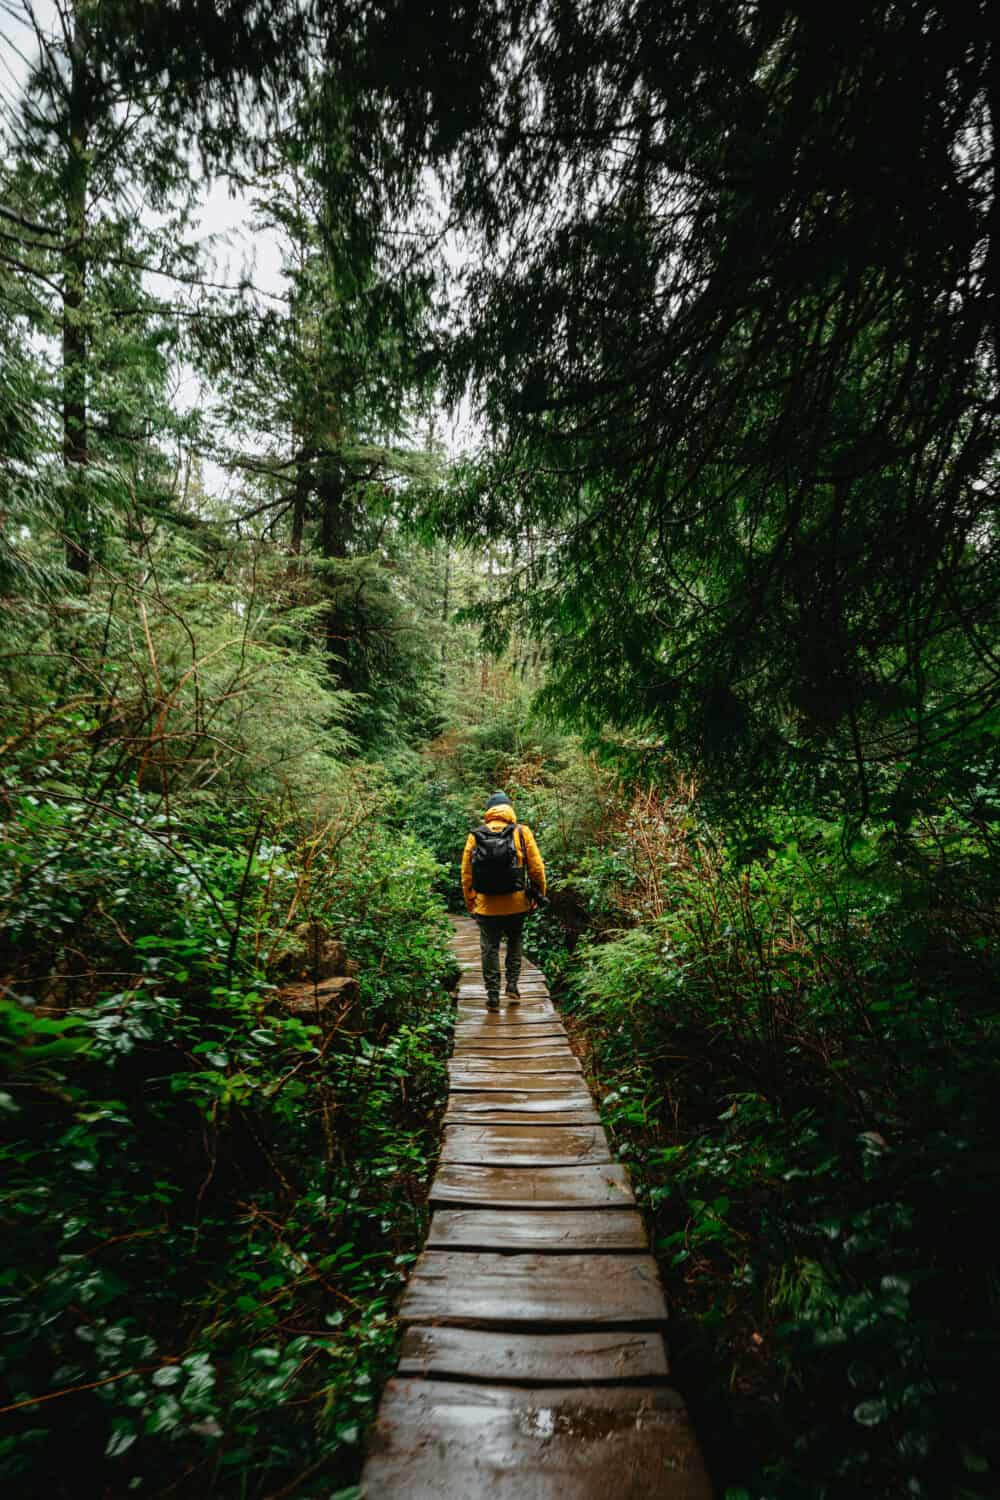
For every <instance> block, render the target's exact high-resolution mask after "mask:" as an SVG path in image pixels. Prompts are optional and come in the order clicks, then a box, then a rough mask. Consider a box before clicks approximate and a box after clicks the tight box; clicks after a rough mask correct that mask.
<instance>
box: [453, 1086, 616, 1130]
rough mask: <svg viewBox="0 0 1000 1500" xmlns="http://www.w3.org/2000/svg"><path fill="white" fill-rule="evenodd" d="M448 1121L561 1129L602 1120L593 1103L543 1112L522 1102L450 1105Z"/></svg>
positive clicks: (462, 1123)
mask: <svg viewBox="0 0 1000 1500" xmlns="http://www.w3.org/2000/svg"><path fill="white" fill-rule="evenodd" d="M454 1097H455V1099H456V1100H464V1099H468V1098H470V1097H472V1096H471V1095H469V1094H456V1095H455V1096H454ZM444 1123H445V1124H446V1125H534V1126H536V1127H538V1128H539V1129H541V1130H561V1129H564V1128H565V1127H566V1126H567V1125H597V1124H599V1123H600V1121H599V1117H598V1114H597V1111H596V1109H594V1108H593V1106H592V1105H591V1106H590V1107H589V1108H588V1107H586V1106H583V1107H581V1108H573V1109H558V1110H556V1109H548V1110H546V1111H544V1112H543V1111H540V1110H533V1109H531V1108H526V1107H523V1106H521V1105H514V1106H511V1105H504V1106H503V1107H502V1108H501V1109H493V1108H491V1107H489V1106H487V1107H485V1108H482V1107H480V1108H479V1109H473V1110H465V1109H462V1108H461V1105H460V1104H459V1105H457V1106H456V1107H455V1108H451V1107H449V1109H448V1110H447V1112H446V1114H445V1117H444Z"/></svg>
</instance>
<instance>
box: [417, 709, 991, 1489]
mask: <svg viewBox="0 0 1000 1500" xmlns="http://www.w3.org/2000/svg"><path fill="white" fill-rule="evenodd" d="M493 731H494V732H493V742H492V752H490V750H489V732H488V729H487V728H486V727H484V728H483V730H482V731H481V738H482V740H483V752H482V753H483V754H485V755H486V759H487V765H486V767H480V770H481V771H482V770H485V772H486V777H485V779H486V780H487V781H490V782H492V781H494V780H495V781H496V782H497V784H498V785H505V786H508V787H510V789H511V790H512V795H514V796H515V799H516V803H517V809H518V813H519V815H520V816H521V817H523V818H524V819H525V820H526V821H528V822H530V823H531V824H532V826H533V828H534V829H535V831H536V833H537V835H538V838H539V840H540V843H541V845H542V849H543V853H544V854H545V857H546V859H547V861H548V865H549V871H550V875H551V877H552V881H553V898H554V899H553V905H552V907H551V908H550V909H549V911H547V912H546V913H545V914H544V915H542V916H540V917H536V918H535V919H534V921H533V924H532V928H531V937H530V939H529V946H530V947H531V948H532V951H533V953H534V954H535V956H536V957H537V958H538V959H539V961H540V962H541V963H542V964H544V966H545V968H546V970H547V973H548V975H549V978H550V981H551V982H552V983H553V984H554V986H555V988H556V991H557V993H558V994H559V996H560V999H561V1003H562V1004H563V1006H564V1008H565V1009H566V1011H567V1012H568V1013H569V1014H570V1015H571V1016H572V1017H573V1018H574V1020H575V1022H576V1024H577V1026H578V1028H579V1030H580V1033H581V1036H582V1037H584V1038H585V1039H586V1041H587V1043H588V1047H589V1056H590V1067H591V1080H592V1082H593V1083H594V1085H595V1087H596V1090H597V1092H598V1095H599V1097H600V1098H601V1108H602V1116H603V1119H604V1121H605V1124H606V1125H607V1126H608V1128H609V1131H610V1133H611V1136H612V1139H613V1145H614V1147H615V1149H616V1150H617V1151H618V1152H619V1153H620V1154H621V1155H622V1157H623V1158H624V1159H625V1160H626V1161H627V1163H628V1164H629V1167H630V1170H631V1173H632V1176H633V1181H634V1182H635V1185H636V1189H637V1192H638V1194H639V1196H640V1198H641V1201H642V1203H643V1205H644V1208H645V1210H646V1212H647V1215H648V1218H649V1223H650V1227H651V1230H652V1235H653V1240H654V1248H655V1250H656V1253H657V1256H658V1258H659V1261H660V1264H661V1268H662V1270H663V1274H664V1277H665V1281H666V1284H667V1288H668V1295H669V1300H670V1303H671V1307H672V1318H673V1334H672V1351H673V1360H674V1372H675V1378H676V1379H677V1380H678V1381H679V1382H680V1384H681V1385H682V1387H683V1388H684V1391H685V1395H686V1396H687V1398H688V1401H689V1404H690V1406H691V1409H692V1412H693V1414H694V1416H695V1419H696V1425H697V1427H698V1430H699V1434H700V1436H701V1438H702V1441H703V1444H704V1446H705V1449H706V1453H707V1456H708V1459H709V1463H710V1465H711V1467H712V1469H713V1472H714V1477H715V1480H716V1483H717V1485H718V1489H719V1493H720V1495H726V1496H728V1497H729V1500H744V1497H752V1500H834V1497H838V1500H839V1497H849V1496H850V1497H853V1496H856V1495H860V1494H865V1495H871V1496H883V1497H885V1500H889V1497H897V1496H901V1495H904V1494H905V1495H912V1496H916V1497H919V1496H926V1497H928V1500H938V1497H943V1496H954V1497H956V1500H958V1497H961V1500H974V1497H975V1500H985V1497H986V1496H988V1495H991V1494H993V1493H995V1487H996V1474H997V1471H998V1464H1000V1427H998V1424H997V1422H996V1417H995V1411H994V1407H993V1402H992V1395H991V1392H992V1390H993V1389H994V1388H995V1377H996V1373H997V1370H998V1368H1000V1361H998V1354H1000V1349H998V1336H997V1333H996V1314H997V1303H998V1293H1000V1287H998V1283H997V1278H996V1270H995V1256H994V1255H993V1252H992V1248H991V1245H990V1243H989V1241H988V1237H986V1236H984V1226H985V1224H986V1223H987V1222H988V1220H989V1217H990V1207H991V1204H992V1202H993V1200H994V1198H995V1196H996V1193H997V1190H998V1188H1000V1154H998V1152H997V1147H996V1132H995V1126H994V1095H995V1080H996V1076H997V1064H998V1062H1000V1031H998V1025H1000V1012H998V1006H997V977H998V976H997V969H996V936H997V897H998V894H1000V892H998V890H997V882H996V874H995V871H996V864H995V859H994V857H993V856H994V850H993V848H992V843H991V839H992V828H993V822H992V815H990V816H985V815H984V816H983V818H982V819H981V820H980V821H978V822H973V821H970V820H968V819H962V818H961V817H959V816H958V815H957V814H953V815H951V816H948V817H942V818H940V819H937V820H930V819H928V820H926V821H924V822H923V823H922V824H920V825H918V826H915V827H914V828H913V830H912V831H911V833H910V834H909V835H908V836H907V837H906V838H905V839H900V838H893V837H890V836H889V834H888V833H887V832H886V831H885V830H871V831H869V832H868V833H867V834H866V833H865V832H862V833H861V834H859V835H858V836H856V838H855V839H854V842H853V843H852V845H851V846H850V848H846V849H845V847H844V844H843V840H842V830H841V829H840V827H838V826H835V825H833V824H830V823H824V822H822V821H820V820H818V819H815V818H812V819H810V818H806V817H798V818H797V817H793V816H791V815H781V816H779V815H771V816H770V817H769V818H768V817H763V816H762V817H760V818H759V819H758V820H757V824H756V832H755V837H754V838H753V839H752V840H750V839H748V838H747V837H746V836H744V837H743V838H742V839H740V838H738V837H737V836H736V834H735V833H733V835H732V836H731V837H730V839H729V841H728V842H727V841H726V840H725V839H724V837H723V835H722V833H721V832H720V830H719V828H718V826H713V825H712V824H711V823H710V822H709V821H708V820H707V819H706V817H705V814H704V810H703V809H702V807H701V805H700V803H699V801H698V798H697V796H696V793H695V789H694V788H693V787H692V786H689V785H688V786H685V785H684V784H677V785H675V786H673V787H672V788H671V790H670V791H669V793H666V792H663V791H660V790H657V789H655V788H650V787H646V788H643V789H637V788H631V789H629V788H623V787H622V786H621V785H620V784H618V783H617V781H616V780H615V778H613V777H611V776H609V775H608V774H606V773H605V772H603V771H601V770H600V769H599V768H598V767H597V766H596V765H594V764H592V763H590V762H588V761H587V760H585V759H584V758H581V757H580V756H579V754H578V753H577V752H575V751H574V750H573V749H572V747H571V746H569V745H567V744H565V743H563V744H561V745H560V744H559V742H558V741H556V740H554V739H553V738H552V737H551V736H549V737H546V736H544V735H539V734H535V735H532V734H531V733H530V732H527V731H525V732H523V733H522V734H521V735H519V736H516V737H515V740H514V742H512V739H511V734H510V730H509V725H507V724H505V722H504V716H503V714H498V715H497V718H496V721H495V723H494V726H493ZM475 748H476V747H475V737H474V736H473V737H472V738H471V739H470V740H469V741H467V742H466V744H465V745H464V747H463V749H462V751H461V753H460V756H459V760H461V757H462V756H465V757H468V756H469V755H470V754H474V753H475ZM490 755H492V759H490ZM461 774H464V773H461ZM442 785H443V784H442ZM441 791H442V787H439V788H438V790H437V793H436V794H435V797H434V806H435V807H436V808H437V809H438V815H439V816H442V817H443V812H442V811H441V809H442V808H443V807H444V806H445V802H444V800H443V799H442V796H441ZM986 812H987V813H989V812H990V809H986ZM428 816H430V814H429V813H428Z"/></svg>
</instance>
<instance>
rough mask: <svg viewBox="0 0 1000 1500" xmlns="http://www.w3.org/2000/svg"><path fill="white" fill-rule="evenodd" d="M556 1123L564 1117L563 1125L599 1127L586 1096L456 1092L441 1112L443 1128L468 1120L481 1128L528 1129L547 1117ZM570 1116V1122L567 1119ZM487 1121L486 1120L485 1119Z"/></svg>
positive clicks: (509, 1091) (525, 1091) (516, 1091)
mask: <svg viewBox="0 0 1000 1500" xmlns="http://www.w3.org/2000/svg"><path fill="white" fill-rule="evenodd" d="M515 1114H516V1115H523V1116H525V1118H524V1119H519V1120H515V1119H513V1118H511V1119H509V1120H508V1119H507V1116H508V1115H510V1116H513V1115H515ZM550 1115H551V1116H552V1117H553V1119H554V1120H556V1121H558V1117H559V1116H560V1115H565V1116H566V1119H565V1120H563V1121H562V1123H563V1124H564V1125H597V1124H599V1123H600V1120H599V1117H598V1114H597V1110H596V1109H595V1108H594V1104H593V1101H592V1099H591V1097H590V1095H589V1094H582V1095H581V1094H579V1093H561V1092H558V1091H557V1092H552V1091H551V1090H550V1091H549V1092H548V1093H542V1092H540V1091H538V1090H530V1089H502V1090H496V1091H494V1092H492V1093H490V1092H489V1091H488V1090H483V1089H480V1090H477V1091H475V1092H473V1091H472V1090H469V1091H467V1092H456V1093H454V1094H451V1095H450V1096H449V1098H448V1108H447V1109H446V1111H445V1117H444V1122H445V1124H446V1125H451V1124H457V1123H458V1122H459V1120H460V1119H464V1120H467V1121H468V1120H472V1121H475V1122H477V1123H479V1124H481V1125H486V1124H492V1123H494V1121H499V1122H500V1123H504V1122H506V1123H507V1124H510V1125H515V1124H518V1125H531V1124H535V1123H537V1122H538V1121H542V1122H543V1123H544V1122H546V1121H547V1119H548V1116H550ZM570 1116H572V1117H573V1118H570ZM487 1117H488V1118H487Z"/></svg>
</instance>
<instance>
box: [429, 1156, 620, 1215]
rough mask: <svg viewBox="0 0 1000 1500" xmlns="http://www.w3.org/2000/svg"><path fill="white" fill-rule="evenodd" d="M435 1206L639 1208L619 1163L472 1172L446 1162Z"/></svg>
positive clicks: (438, 1181) (437, 1179)
mask: <svg viewBox="0 0 1000 1500" xmlns="http://www.w3.org/2000/svg"><path fill="white" fill-rule="evenodd" d="M430 1201H431V1203H432V1204H435V1205H437V1204H440V1203H476V1204H481V1205H482V1206H483V1207H484V1208H612V1209H615V1208H621V1207H622V1205H631V1204H634V1202H635V1197H634V1195H633V1193H632V1189H631V1187H630V1186H629V1183H628V1179H627V1177H626V1176H625V1169H624V1167H620V1166H619V1165H618V1164H617V1162H609V1163H607V1164H605V1165H601V1164H597V1165H588V1166H573V1167H563V1166H558V1167H538V1168H535V1167H493V1166H484V1167H480V1166H470V1165H467V1164H465V1163H462V1162H442V1164H441V1166H440V1167H439V1168H438V1172H437V1176H436V1177H435V1179H434V1183H433V1185H432V1187H431V1193H430Z"/></svg>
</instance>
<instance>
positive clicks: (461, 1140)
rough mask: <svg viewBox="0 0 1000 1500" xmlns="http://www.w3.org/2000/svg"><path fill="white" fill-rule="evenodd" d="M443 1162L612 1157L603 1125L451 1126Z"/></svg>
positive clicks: (533, 1162) (564, 1162) (542, 1162)
mask: <svg viewBox="0 0 1000 1500" xmlns="http://www.w3.org/2000/svg"><path fill="white" fill-rule="evenodd" d="M441 1160H442V1162H446V1161H448V1162H476V1163H478V1164H479V1165H480V1166H484V1167H485V1166H490V1165H497V1166H500V1165H502V1166H508V1167H523V1166H536V1167H543V1166H554V1165H556V1164H558V1165H559V1166H573V1165H578V1166H582V1165H584V1163H586V1162H605V1161H610V1160H611V1152H610V1151H609V1150H608V1142H607V1138H606V1136H605V1134H604V1131H603V1130H602V1129H601V1127H600V1126H599V1125H596V1126H594V1125H591V1126H585V1127H583V1128H581V1129H570V1128H567V1129H564V1130H546V1129H544V1128H541V1129H535V1128H532V1127H530V1126H527V1125H449V1126H448V1127H447V1129H446V1130H445V1133H444V1143H443V1145H442V1147H441Z"/></svg>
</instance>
